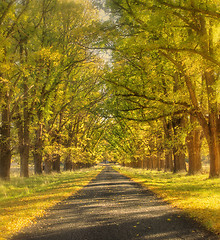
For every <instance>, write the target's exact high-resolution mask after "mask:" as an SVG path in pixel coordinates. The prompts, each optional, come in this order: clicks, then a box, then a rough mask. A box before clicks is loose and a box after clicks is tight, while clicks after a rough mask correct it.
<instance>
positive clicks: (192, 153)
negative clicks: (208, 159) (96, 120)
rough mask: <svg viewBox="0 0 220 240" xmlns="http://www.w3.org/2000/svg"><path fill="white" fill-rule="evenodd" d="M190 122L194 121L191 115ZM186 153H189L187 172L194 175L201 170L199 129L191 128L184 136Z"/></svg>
mask: <svg viewBox="0 0 220 240" xmlns="http://www.w3.org/2000/svg"><path fill="white" fill-rule="evenodd" d="M190 118H191V123H194V122H195V118H193V117H192V116H191V117H190ZM186 143H187V148H188V154H189V174H190V175H194V174H196V173H198V172H199V171H201V168H202V163H201V130H200V129H198V128H196V129H193V130H192V131H191V132H190V133H189V135H188V136H187V138H186Z"/></svg>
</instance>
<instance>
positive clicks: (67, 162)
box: [64, 154, 73, 171]
mask: <svg viewBox="0 0 220 240" xmlns="http://www.w3.org/2000/svg"><path fill="white" fill-rule="evenodd" d="M72 169H73V164H72V161H71V155H70V154H68V156H67V157H66V158H65V161H64V170H65V171H71V170H72Z"/></svg>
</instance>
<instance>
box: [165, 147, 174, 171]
mask: <svg viewBox="0 0 220 240" xmlns="http://www.w3.org/2000/svg"><path fill="white" fill-rule="evenodd" d="M164 169H165V172H167V171H171V172H173V152H172V150H167V151H166V152H165V167H164Z"/></svg>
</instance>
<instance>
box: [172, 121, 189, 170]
mask: <svg viewBox="0 0 220 240" xmlns="http://www.w3.org/2000/svg"><path fill="white" fill-rule="evenodd" d="M184 124H185V121H184V118H183V117H182V116H179V117H177V116H176V117H173V119H172V125H173V133H174V139H178V134H179V133H178V132H179V129H182V128H183V126H184ZM183 149H184V145H183V143H181V142H177V143H175V146H174V147H173V155H174V168H173V172H174V173H177V172H181V171H186V162H185V159H186V157H185V153H184V151H183Z"/></svg>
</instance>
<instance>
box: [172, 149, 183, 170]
mask: <svg viewBox="0 0 220 240" xmlns="http://www.w3.org/2000/svg"><path fill="white" fill-rule="evenodd" d="M173 153H174V168H173V172H174V173H178V172H182V171H186V161H185V160H186V156H185V153H182V152H179V151H178V149H176V148H174V151H173Z"/></svg>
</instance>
